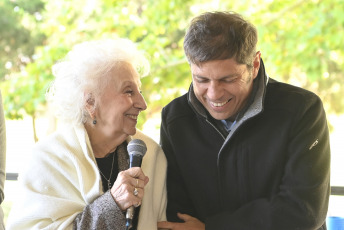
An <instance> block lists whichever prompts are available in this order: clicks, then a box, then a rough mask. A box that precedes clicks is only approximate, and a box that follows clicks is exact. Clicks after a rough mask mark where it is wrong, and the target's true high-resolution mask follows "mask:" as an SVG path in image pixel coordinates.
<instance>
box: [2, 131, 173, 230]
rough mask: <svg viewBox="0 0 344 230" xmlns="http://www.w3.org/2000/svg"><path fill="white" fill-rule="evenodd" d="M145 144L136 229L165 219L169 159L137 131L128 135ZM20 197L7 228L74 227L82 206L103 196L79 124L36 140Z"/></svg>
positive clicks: (21, 177) (22, 178)
mask: <svg viewBox="0 0 344 230" xmlns="http://www.w3.org/2000/svg"><path fill="white" fill-rule="evenodd" d="M131 138H138V139H141V140H143V141H144V142H145V143H146V145H147V153H146V155H145V156H144V158H143V162H142V170H143V172H144V173H145V175H146V176H148V177H149V183H148V184H147V185H146V187H145V193H144V197H143V200H142V205H141V210H140V214H139V222H138V230H152V229H157V222H158V221H161V220H166V215H165V210H166V202H167V201H166V184H165V183H166V182H165V177H166V168H167V162H166V158H165V155H164V153H163V151H162V149H161V148H160V146H159V145H158V144H157V143H156V142H154V141H153V140H152V139H151V138H149V137H147V136H146V135H144V134H143V133H142V132H140V131H137V133H136V135H135V136H133V137H129V138H128V140H127V141H128V142H129V141H130V139H131ZM19 181H20V182H21V185H20V188H19V190H20V192H19V194H20V197H18V199H17V200H16V201H15V203H14V205H13V208H12V210H11V212H10V215H9V218H8V221H7V229H8V230H12V229H13V230H14V229H18V230H24V229H30V230H31V229H54V230H55V229H72V228H73V221H74V219H75V217H76V216H77V214H78V213H80V212H82V211H83V209H84V207H85V206H86V205H88V204H90V203H92V202H93V201H94V200H95V199H96V198H97V197H99V196H101V195H102V194H103V191H102V185H101V184H102V183H101V178H100V175H99V170H98V167H97V163H96V160H95V157H94V155H93V151H92V148H91V145H90V141H89V138H88V135H87V132H86V130H85V128H84V126H83V125H81V126H77V127H72V128H68V129H67V130H66V129H64V130H63V131H62V132H56V133H54V134H53V135H50V136H49V137H47V138H46V139H45V140H43V141H40V142H38V143H37V144H36V145H35V147H34V150H33V153H32V157H31V161H30V162H29V163H28V167H27V168H26V170H24V172H23V173H21V174H20V175H19Z"/></svg>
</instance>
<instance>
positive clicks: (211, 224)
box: [206, 97, 330, 230]
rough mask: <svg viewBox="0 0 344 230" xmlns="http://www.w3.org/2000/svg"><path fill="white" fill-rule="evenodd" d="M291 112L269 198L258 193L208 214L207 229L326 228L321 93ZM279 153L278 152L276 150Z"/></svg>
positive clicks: (326, 158) (327, 176) (327, 155)
mask: <svg viewBox="0 0 344 230" xmlns="http://www.w3.org/2000/svg"><path fill="white" fill-rule="evenodd" d="M295 114H296V115H295V116H294V117H292V118H291V119H293V125H292V127H291V129H290V130H291V132H290V136H289V140H288V142H289V145H288V146H287V149H286V151H287V153H288V154H287V159H286V164H285V167H284V176H283V178H282V180H281V183H280V186H279V191H277V193H276V194H275V195H273V196H272V197H271V198H269V199H268V198H264V197H261V198H257V199H255V200H253V201H251V202H250V203H248V204H246V205H244V206H242V207H240V208H239V209H238V210H236V211H234V212H232V213H228V212H223V213H218V214H216V215H214V216H211V217H209V218H207V220H206V229H207V230H209V229H262V230H263V229H265V230H266V229H326V228H325V227H324V226H323V225H324V223H325V219H326V214H327V209H328V202H329V195H330V143H329V132H328V126H327V120H326V115H325V112H324V109H323V106H322V103H321V101H320V99H319V98H318V97H309V98H306V99H305V103H304V104H303V105H302V108H301V106H300V109H298V111H296V113H295ZM276 154H278V153H276Z"/></svg>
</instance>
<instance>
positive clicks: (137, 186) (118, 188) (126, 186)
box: [110, 167, 149, 211]
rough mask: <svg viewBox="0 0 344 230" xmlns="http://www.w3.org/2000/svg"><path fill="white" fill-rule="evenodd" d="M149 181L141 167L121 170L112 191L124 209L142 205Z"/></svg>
mask: <svg viewBox="0 0 344 230" xmlns="http://www.w3.org/2000/svg"><path fill="white" fill-rule="evenodd" d="M148 181H149V178H148V177H147V176H145V174H144V173H143V171H142V169H141V168H140V167H133V168H129V169H127V170H125V171H122V172H120V173H119V174H118V176H117V179H116V181H115V183H114V185H113V186H112V188H111V191H110V192H111V195H112V197H113V198H114V200H115V202H116V203H117V205H118V207H119V208H120V209H121V210H123V211H124V210H127V209H128V208H129V207H131V206H135V207H138V206H140V205H141V201H142V198H143V195H144V187H145V186H146V184H147V183H148Z"/></svg>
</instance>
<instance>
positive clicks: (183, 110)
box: [162, 94, 192, 120]
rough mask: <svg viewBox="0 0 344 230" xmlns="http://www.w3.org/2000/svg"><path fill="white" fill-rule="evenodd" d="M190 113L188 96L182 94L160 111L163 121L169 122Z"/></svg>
mask: <svg viewBox="0 0 344 230" xmlns="http://www.w3.org/2000/svg"><path fill="white" fill-rule="evenodd" d="M191 113H192V109H191V107H190V105H189V103H188V95H187V94H184V95H182V96H180V97H177V98H175V99H173V100H172V101H171V102H170V103H168V104H167V105H166V106H165V107H164V108H163V110H162V117H163V119H167V120H171V119H175V118H179V117H185V116H188V115H190V114H191Z"/></svg>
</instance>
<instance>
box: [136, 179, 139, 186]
mask: <svg viewBox="0 0 344 230" xmlns="http://www.w3.org/2000/svg"><path fill="white" fill-rule="evenodd" d="M136 187H139V179H137V178H136Z"/></svg>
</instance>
